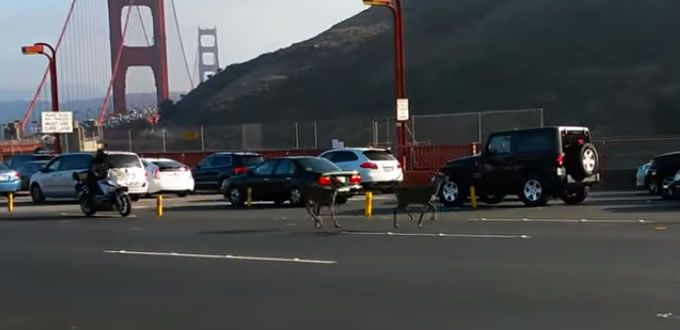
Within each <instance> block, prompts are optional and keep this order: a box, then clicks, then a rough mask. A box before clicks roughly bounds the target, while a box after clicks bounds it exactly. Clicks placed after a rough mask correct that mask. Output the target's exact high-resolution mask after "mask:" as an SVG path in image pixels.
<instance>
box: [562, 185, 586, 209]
mask: <svg viewBox="0 0 680 330" xmlns="http://www.w3.org/2000/svg"><path fill="white" fill-rule="evenodd" d="M589 190H590V189H589V188H588V186H585V185H583V186H576V187H568V188H565V189H564V192H563V193H562V196H560V198H561V199H562V201H563V202H564V203H565V204H567V205H578V204H581V203H583V201H585V200H586V198H587V197H588V191H589Z"/></svg>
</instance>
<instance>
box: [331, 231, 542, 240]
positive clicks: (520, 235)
mask: <svg viewBox="0 0 680 330" xmlns="http://www.w3.org/2000/svg"><path fill="white" fill-rule="evenodd" d="M341 234H343V235H357V236H414V237H456V238H504V239H511V238H515V239H516V238H520V239H529V238H532V237H531V236H530V235H524V234H518V235H501V234H447V233H395V232H391V231H388V232H371V231H343V232H341Z"/></svg>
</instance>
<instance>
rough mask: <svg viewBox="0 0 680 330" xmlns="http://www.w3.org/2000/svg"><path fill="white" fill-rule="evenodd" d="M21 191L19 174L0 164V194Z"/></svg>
mask: <svg viewBox="0 0 680 330" xmlns="http://www.w3.org/2000/svg"><path fill="white" fill-rule="evenodd" d="M20 189H21V178H20V177H19V173H17V172H16V171H15V170H12V169H10V168H9V166H7V165H5V164H2V163H0V194H3V195H5V194H9V193H15V192H17V191H18V190H20Z"/></svg>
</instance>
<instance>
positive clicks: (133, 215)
mask: <svg viewBox="0 0 680 330" xmlns="http://www.w3.org/2000/svg"><path fill="white" fill-rule="evenodd" d="M59 216H62V217H83V218H87V216H85V215H84V214H82V213H66V212H62V213H59ZM136 217H137V215H135V214H130V215H128V216H127V218H136ZM89 218H95V219H126V218H123V217H121V216H118V215H113V214H111V215H106V214H95V215H93V216H90V217H89Z"/></svg>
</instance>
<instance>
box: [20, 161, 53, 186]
mask: <svg viewBox="0 0 680 330" xmlns="http://www.w3.org/2000/svg"><path fill="white" fill-rule="evenodd" d="M48 162H49V161H47V160H35V161H28V162H24V163H22V164H21V166H19V168H18V169H17V170H16V171H17V172H18V173H19V177H20V178H21V190H22V191H27V190H28V183H29V181H31V177H32V176H33V174H36V173H38V172H39V171H40V170H41V169H42V168H43V167H45V165H46V164H47V163H48Z"/></svg>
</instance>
